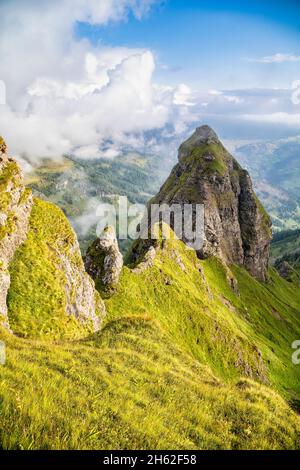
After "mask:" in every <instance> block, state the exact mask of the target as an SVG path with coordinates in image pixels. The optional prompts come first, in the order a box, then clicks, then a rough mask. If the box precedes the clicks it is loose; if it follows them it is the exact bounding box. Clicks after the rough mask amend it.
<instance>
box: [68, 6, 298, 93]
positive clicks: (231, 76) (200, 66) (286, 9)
mask: <svg viewBox="0 0 300 470" xmlns="http://www.w3.org/2000/svg"><path fill="white" fill-rule="evenodd" d="M299 17H300V3H299V2H296V1H291V0H287V1H257V0H254V1H253V0H252V1H232V0H229V1H228V0H227V1H220V0H219V1H214V0H213V1H209V2H208V1H201V0H185V1H184V0H168V1H166V2H162V3H161V4H159V5H156V6H154V7H153V8H152V10H151V12H150V13H149V14H148V15H147V16H146V17H144V18H143V19H142V20H138V19H136V18H135V17H134V16H133V15H130V17H129V19H128V21H125V22H121V23H112V22H110V23H109V24H108V25H106V26H95V25H89V24H87V23H80V24H79V25H78V26H77V34H78V35H79V36H80V37H87V38H89V40H91V41H92V42H93V43H94V44H97V43H101V44H109V45H118V46H120V45H124V46H128V47H141V48H147V49H148V48H150V49H151V50H152V51H153V52H154V53H155V56H156V58H157V62H158V67H157V70H156V76H157V77H158V78H159V79H161V80H167V81H168V82H169V83H176V82H178V80H179V81H184V82H185V83H188V84H189V85H191V86H193V87H211V88H220V87H221V88H232V87H233V88H235V87H255V86H266V85H268V86H272V87H276V86H278V87H281V86H287V85H288V84H289V83H290V82H291V80H292V79H296V78H297V76H300V62H294V63H291V62H286V63H280V64H276V63H275V64H274V63H273V64H272V63H271V64H268V66H267V67H266V64H255V63H254V62H248V61H247V60H245V59H247V58H252V59H255V58H260V57H264V56H270V55H273V54H276V53H286V54H287V53H290V54H297V53H299V54H300V25H299ZM297 74H298V75H297Z"/></svg>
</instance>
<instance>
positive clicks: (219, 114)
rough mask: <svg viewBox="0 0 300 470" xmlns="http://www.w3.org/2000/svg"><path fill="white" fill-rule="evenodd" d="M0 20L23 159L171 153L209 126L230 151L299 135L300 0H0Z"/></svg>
mask: <svg viewBox="0 0 300 470" xmlns="http://www.w3.org/2000/svg"><path fill="white" fill-rule="evenodd" d="M0 16H1V19H2V24H1V29H0V56H1V64H0V80H2V81H3V82H5V84H6V89H7V103H6V105H5V106H2V107H1V108H0V128H1V132H2V134H3V135H4V136H5V137H6V140H7V142H8V144H9V146H10V148H11V149H12V152H13V153H14V154H16V155H19V156H21V155H27V156H30V157H31V158H40V157H41V156H42V157H44V156H47V157H49V158H56V157H57V156H60V155H62V154H65V153H73V154H75V155H78V156H80V157H81V158H98V157H99V158H101V157H102V156H104V157H114V156H115V155H118V154H119V153H120V152H122V151H123V149H124V148H128V147H130V148H132V149H138V150H139V151H147V152H155V153H166V152H168V153H172V154H174V155H176V148H177V146H178V143H179V142H180V141H181V140H183V139H184V138H186V137H187V135H188V134H189V133H190V132H191V131H192V130H193V128H194V127H195V126H198V125H201V124H204V123H207V124H209V125H211V126H212V127H214V128H215V130H216V131H217V132H218V133H219V134H220V136H221V138H223V139H225V140H227V141H232V142H233V143H234V142H235V143H238V142H240V141H249V140H252V141H257V140H273V139H278V138H289V137H293V136H299V135H300V25H299V18H300V2H299V1H293V0H284V1H276V0H275V1H274V0H273V1H269V0H268V1H267V0H265V1H264V0H260V1H258V0H251V1H247V0H246V1H233V0H226V1H221V0H209V1H203V0H197V1H196V0H167V1H160V0H84V1H82V0H44V1H43V2H40V1H38V0H22V2H21V1H20V0H1V1H0ZM24 50H26V54H24ZM298 89H299V93H298V95H297V96H298V98H299V100H298V101H299V102H298V101H297V102H295V101H294V100H293V99H292V97H293V96H294V93H295V91H296V92H298ZM36 136H38V139H37V138H36ZM149 136H150V137H149ZM108 142H111V146H109V145H108V144H107V143H108Z"/></svg>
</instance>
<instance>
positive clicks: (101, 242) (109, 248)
mask: <svg viewBox="0 0 300 470" xmlns="http://www.w3.org/2000/svg"><path fill="white" fill-rule="evenodd" d="M122 267H123V256H122V254H121V253H120V251H119V246H118V241H117V238H116V234H115V230H114V229H113V227H111V226H108V227H106V228H105V229H104V231H103V233H102V234H101V237H100V238H97V239H96V240H95V241H94V243H93V244H92V245H91V246H90V247H89V248H88V250H87V253H86V257H85V268H86V270H87V272H88V273H89V274H90V276H91V277H92V278H93V279H94V281H95V283H96V287H97V288H98V289H99V290H101V291H102V292H104V293H106V294H108V295H110V294H112V293H113V292H114V291H115V289H116V287H117V285H118V282H119V277H120V274H121V271H122Z"/></svg>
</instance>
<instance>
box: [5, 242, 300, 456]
mask: <svg viewBox="0 0 300 470" xmlns="http://www.w3.org/2000/svg"><path fill="white" fill-rule="evenodd" d="M233 276H235V278H236V280H237V285H236V286H235V288H234V290H233V289H232V288H231V287H230V285H233ZM299 306H300V293H299V292H298V288H297V287H296V286H294V285H293V284H289V283H287V282H286V281H284V280H282V279H281V278H279V276H278V275H277V274H276V273H275V272H274V271H272V270H271V272H270V281H269V283H268V284H265V285H263V284H260V283H258V282H257V281H255V280H254V279H253V278H251V276H250V275H249V274H248V273H247V272H246V271H245V270H243V269H240V268H232V272H230V271H229V270H228V269H226V268H225V267H224V266H223V265H222V264H221V263H220V262H219V261H218V260H216V259H210V260H206V261H203V262H200V261H199V260H198V259H197V258H196V256H195V254H194V252H192V251H191V250H187V249H186V248H185V246H184V245H183V244H182V243H181V242H178V241H169V242H167V243H166V244H165V246H164V248H163V249H159V250H158V253H157V256H156V258H155V261H154V265H153V266H152V267H149V268H148V269H146V270H145V271H143V272H139V273H138V272H133V271H132V270H130V269H129V268H128V267H125V268H124V270H123V274H122V277H121V282H120V286H119V288H118V292H117V293H116V294H115V295H114V296H113V297H112V298H110V299H109V300H107V301H106V307H107V310H108V315H107V317H106V320H105V325H104V327H103V330H102V331H101V332H100V333H98V334H96V335H92V336H89V337H85V338H82V339H81V340H76V341H64V342H62V341H59V342H57V341H56V342H55V343H54V342H52V341H48V342H46V341H45V340H43V339H38V340H37V339H34V338H32V339H21V338H15V337H12V336H11V335H9V334H7V333H5V332H4V331H2V330H1V332H0V339H2V340H4V341H5V342H6V345H7V364H6V365H5V366H2V367H0V416H1V431H0V447H2V448H24V449H28V448H52V449H53V448H66V449H75V448H79V449H81V448H93V449H103V448H105V449H111V448H123V449H125V448H127V449H128V448H129V449H135V448H146V449H150V448H152V449H161V448H170V449H171V448H177V449H183V448H186V449H187V448H189V449H195V448H200V449H204V448H209V449H217V448H226V449H235V448H237V449H241V448H243V449H246V448H249V449H258V448H290V449H291V448H300V418H299V416H298V415H297V413H296V412H295V411H293V410H292V407H291V406H290V405H294V409H295V405H296V403H297V400H299V385H300V368H299V366H296V365H293V364H292V361H291V354H292V352H293V351H292V349H291V343H292V342H293V341H294V340H295V339H299V337H300V315H299V313H298V312H299ZM12 391H13V392H12ZM288 401H289V402H290V405H288Z"/></svg>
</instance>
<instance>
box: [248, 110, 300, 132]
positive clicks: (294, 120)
mask: <svg viewBox="0 0 300 470" xmlns="http://www.w3.org/2000/svg"><path fill="white" fill-rule="evenodd" d="M241 118H242V119H245V120H247V121H254V122H261V123H268V124H280V125H284V126H292V127H294V128H295V127H296V128H300V114H298V113H297V114H291V113H285V112H277V113H270V114H244V115H241Z"/></svg>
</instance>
